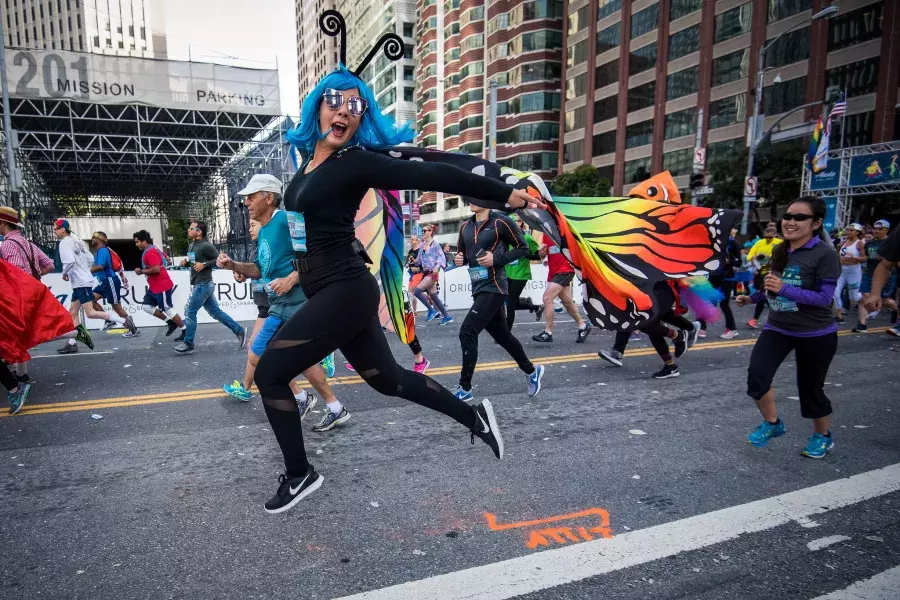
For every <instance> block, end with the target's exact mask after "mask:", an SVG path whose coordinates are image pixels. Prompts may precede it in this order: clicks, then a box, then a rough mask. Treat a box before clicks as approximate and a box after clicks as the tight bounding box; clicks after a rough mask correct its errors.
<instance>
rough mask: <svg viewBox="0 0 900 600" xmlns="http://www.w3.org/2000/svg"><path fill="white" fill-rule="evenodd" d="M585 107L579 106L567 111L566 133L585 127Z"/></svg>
mask: <svg viewBox="0 0 900 600" xmlns="http://www.w3.org/2000/svg"><path fill="white" fill-rule="evenodd" d="M584 109H585V107H584V106H579V107H578V108H576V109H573V110H567V111H566V126H565V132H566V133H569V132H570V131H575V130H576V129H582V128H583V127H584Z"/></svg>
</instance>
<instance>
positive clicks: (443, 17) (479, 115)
mask: <svg viewBox="0 0 900 600" xmlns="http://www.w3.org/2000/svg"><path fill="white" fill-rule="evenodd" d="M417 10H418V13H419V25H418V36H417V46H416V56H417V58H418V59H419V64H418V71H417V78H416V81H417V83H418V84H419V85H418V88H417V91H416V95H417V102H418V110H419V112H418V115H419V119H418V125H419V130H418V141H419V143H420V144H421V145H423V146H425V147H428V148H436V149H442V150H449V151H454V152H465V153H468V154H474V155H477V156H483V157H488V156H489V150H490V149H489V148H488V144H489V139H488V137H489V110H490V109H489V93H490V92H489V89H490V81H491V80H495V81H497V83H498V85H499V88H498V94H497V99H498V102H497V115H498V116H497V146H496V153H497V161H498V162H499V163H501V164H504V165H507V166H511V167H515V168H518V169H524V170H529V171H532V172H535V173H538V174H539V175H541V176H543V177H545V178H550V177H552V176H553V175H554V174H555V172H556V169H557V163H558V157H557V152H558V147H559V137H560V133H559V127H560V96H561V79H560V77H561V63H562V47H563V46H562V23H563V20H562V16H563V14H564V13H563V2H562V0H527V1H523V0H499V1H498V0H492V1H490V2H486V1H485V0H418V1H417ZM421 210H422V215H423V216H422V221H423V222H432V223H437V227H438V235H439V239H440V240H441V241H449V242H451V243H453V242H455V241H456V238H455V234H456V232H457V231H458V229H459V221H460V220H461V219H464V218H467V217H468V216H469V214H470V213H469V211H468V209H467V208H466V206H464V205H463V203H462V202H461V201H460V199H459V198H458V197H455V196H452V197H451V196H446V197H445V196H443V195H441V194H434V193H428V194H424V195H423V197H422V209H421Z"/></svg>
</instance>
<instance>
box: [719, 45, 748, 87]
mask: <svg viewBox="0 0 900 600" xmlns="http://www.w3.org/2000/svg"><path fill="white" fill-rule="evenodd" d="M749 72H750V49H749V48H744V49H743V50H738V51H737V52H731V53H730V54H726V55H724V56H720V57H719V58H717V59H715V60H713V66H712V84H713V86H717V85H724V84H726V83H731V82H732V81H737V80H739V79H743V78H744V77H747V75H748V74H749Z"/></svg>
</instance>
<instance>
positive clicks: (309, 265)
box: [291, 240, 372, 273]
mask: <svg viewBox="0 0 900 600" xmlns="http://www.w3.org/2000/svg"><path fill="white" fill-rule="evenodd" d="M354 256H359V257H361V258H362V259H363V261H365V263H366V264H367V265H371V264H372V259H371V258H369V255H368V253H366V249H365V247H364V246H363V245H362V242H360V241H359V240H353V243H352V244H350V245H349V246H341V247H339V248H335V249H334V250H329V251H328V252H326V253H325V254H320V255H318V256H312V257H310V258H295V259H294V260H292V261H291V264H292V265H293V266H294V270H295V271H297V272H298V273H308V272H309V271H312V270H313V269H319V268H321V267H324V266H326V265H329V264H331V263H334V262H335V261H339V260H344V259H347V258H353V257H354Z"/></svg>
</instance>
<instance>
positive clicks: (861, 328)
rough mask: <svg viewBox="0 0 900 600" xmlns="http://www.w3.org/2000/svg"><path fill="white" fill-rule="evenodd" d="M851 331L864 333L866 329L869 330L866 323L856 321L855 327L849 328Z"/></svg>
mask: <svg viewBox="0 0 900 600" xmlns="http://www.w3.org/2000/svg"><path fill="white" fill-rule="evenodd" d="M851 331H852V332H853V333H866V332H867V331H869V327H868V326H866V325H863V324H862V323H857V324H856V327H854V328H853V329H851Z"/></svg>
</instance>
